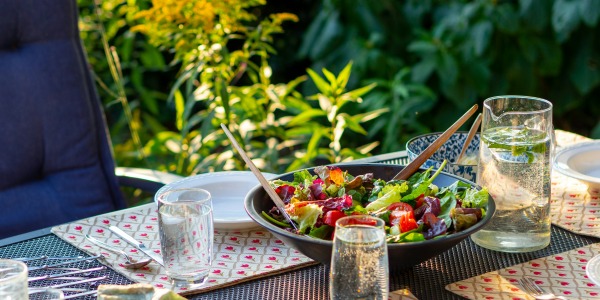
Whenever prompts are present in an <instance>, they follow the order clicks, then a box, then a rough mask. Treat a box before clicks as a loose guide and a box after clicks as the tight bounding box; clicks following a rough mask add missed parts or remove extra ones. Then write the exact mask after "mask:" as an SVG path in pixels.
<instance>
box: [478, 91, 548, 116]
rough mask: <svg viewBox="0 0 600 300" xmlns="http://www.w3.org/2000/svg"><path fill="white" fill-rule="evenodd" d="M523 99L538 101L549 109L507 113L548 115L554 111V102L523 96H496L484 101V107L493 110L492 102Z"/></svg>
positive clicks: (510, 112)
mask: <svg viewBox="0 0 600 300" xmlns="http://www.w3.org/2000/svg"><path fill="white" fill-rule="evenodd" d="M510 98H513V99H523V100H530V101H538V102H543V103H545V104H547V105H548V107H546V108H544V109H536V110H529V111H509V112H506V113H509V114H531V113H546V112H548V111H551V110H552V107H553V105H552V102H550V101H548V100H546V99H543V98H538V97H532V96H522V95H503V96H494V97H489V98H487V99H485V100H483V107H484V108H486V109H488V110H491V107H490V102H492V101H494V100H499V99H510Z"/></svg>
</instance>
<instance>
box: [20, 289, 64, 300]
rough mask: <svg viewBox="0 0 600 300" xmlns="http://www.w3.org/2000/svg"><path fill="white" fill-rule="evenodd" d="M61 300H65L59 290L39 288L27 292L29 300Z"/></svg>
mask: <svg viewBox="0 0 600 300" xmlns="http://www.w3.org/2000/svg"><path fill="white" fill-rule="evenodd" d="M37 299H39V300H51V299H52V300H62V299H65V294H64V293H63V291H61V290H59V289H53V288H41V289H37V290H36V289H32V290H30V291H29V300H37Z"/></svg>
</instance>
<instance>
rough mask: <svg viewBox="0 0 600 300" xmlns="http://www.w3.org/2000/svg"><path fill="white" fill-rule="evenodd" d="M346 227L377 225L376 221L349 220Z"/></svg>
mask: <svg viewBox="0 0 600 300" xmlns="http://www.w3.org/2000/svg"><path fill="white" fill-rule="evenodd" d="M347 225H368V226H375V225H377V221H375V220H373V219H366V218H365V219H350V220H348V223H347Z"/></svg>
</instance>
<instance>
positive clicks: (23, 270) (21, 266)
mask: <svg viewBox="0 0 600 300" xmlns="http://www.w3.org/2000/svg"><path fill="white" fill-rule="evenodd" d="M2 265H5V266H2ZM13 266H14V267H13ZM5 268H8V269H7V270H6V271H10V270H15V272H14V274H13V275H11V276H9V277H4V278H0V283H5V282H10V281H13V280H15V279H16V278H19V277H20V276H23V275H24V276H25V278H27V272H28V268H27V264H25V263H24V262H22V261H18V260H14V259H6V258H0V270H4V269H5Z"/></svg>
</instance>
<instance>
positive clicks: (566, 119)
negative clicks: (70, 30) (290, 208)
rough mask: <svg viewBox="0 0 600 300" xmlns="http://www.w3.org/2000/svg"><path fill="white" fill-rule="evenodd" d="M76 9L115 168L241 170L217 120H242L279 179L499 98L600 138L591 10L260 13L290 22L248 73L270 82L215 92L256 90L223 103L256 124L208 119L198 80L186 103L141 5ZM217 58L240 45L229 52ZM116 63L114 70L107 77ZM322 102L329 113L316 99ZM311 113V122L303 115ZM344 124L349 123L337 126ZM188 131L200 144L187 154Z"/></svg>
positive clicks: (354, 7) (355, 5)
mask: <svg viewBox="0 0 600 300" xmlns="http://www.w3.org/2000/svg"><path fill="white" fill-rule="evenodd" d="M79 5H80V15H81V23H80V28H81V30H82V38H83V41H84V44H85V47H86V49H87V51H88V57H89V60H90V64H91V66H92V67H93V69H94V71H95V73H96V76H97V77H98V90H99V92H100V94H101V98H102V99H103V102H104V103H105V105H106V113H107V119H108V122H109V127H110V133H111V136H112V139H113V145H114V148H115V154H116V158H117V164H118V165H120V166H139V167H149V168H153V169H160V170H164V171H169V172H174V173H179V174H181V175H190V174H194V173H199V172H206V171H214V170H226V169H245V166H244V164H243V163H241V162H240V161H239V160H237V159H236V154H235V153H233V152H231V149H230V147H229V145H228V144H227V141H226V138H224V137H223V135H222V134H221V133H219V132H218V129H217V128H218V124H217V121H223V120H229V121H228V122H230V123H228V124H230V126H232V129H240V128H241V126H240V124H241V123H242V122H243V120H245V119H244V118H246V119H250V120H252V122H253V123H254V124H255V125H256V126H254V127H253V129H252V130H250V131H246V132H245V133H242V134H240V135H239V136H238V139H239V140H240V141H241V142H242V143H243V144H244V145H246V146H247V149H252V153H251V154H252V156H253V157H255V158H260V162H261V168H262V169H263V170H264V171H269V172H275V173H281V172H284V171H287V170H290V169H295V168H300V167H303V166H308V165H314V164H317V163H323V162H335V161H342V160H349V159H355V158H359V157H364V156H366V155H372V154H378V153H386V152H390V151H397V150H402V149H404V147H405V146H404V145H405V143H406V141H407V140H408V139H409V138H410V137H412V136H415V135H418V134H421V133H425V132H431V131H442V130H444V129H445V128H447V127H448V126H449V125H450V124H451V123H452V122H454V120H456V119H457V118H458V117H459V116H460V115H462V114H463V113H464V111H466V110H467V109H468V108H469V107H470V106H472V105H473V104H474V103H479V104H481V103H482V102H483V100H484V99H485V98H488V97H491V96H496V95H505V94H521V95H530V96H536V97H542V98H545V99H548V100H550V101H551V102H552V103H553V104H554V122H555V128H558V129H564V130H569V131H573V132H576V133H579V134H583V135H586V136H591V137H594V138H600V118H599V117H598V116H600V105H598V103H599V100H598V99H600V88H599V84H600V70H599V68H600V51H599V50H600V30H596V28H597V25H598V19H599V18H600V5H598V4H597V2H595V0H579V1H569V0H544V1H536V0H520V1H490V0H476V1H458V0H448V1H433V0H407V1H394V0H378V1H370V0H310V1H309V0H294V1H269V2H267V3H266V5H264V6H257V7H254V8H252V9H250V10H249V11H250V12H252V13H253V14H254V15H256V16H257V17H258V18H259V19H262V18H265V17H266V16H267V15H268V14H270V13H273V12H291V13H294V14H296V15H297V16H298V17H299V20H298V22H296V23H284V24H283V25H282V28H283V30H284V31H285V32H284V33H279V34H278V33H274V34H273V36H272V37H273V39H272V41H271V42H270V45H271V46H272V50H275V51H276V53H275V52H273V53H267V54H266V55H264V57H266V58H267V59H266V60H265V61H262V62H261V61H258V62H257V65H260V66H262V67H261V68H258V70H269V71H270V72H272V75H271V76H270V77H268V78H262V79H261V78H259V79H260V80H259V79H256V80H255V81H253V79H252V78H253V77H251V76H249V77H245V80H242V82H241V83H237V85H236V84H231V85H227V88H226V89H222V90H221V91H225V94H226V95H227V96H228V97H229V96H234V97H240V98H239V99H242V98H243V97H241V96H240V94H243V93H245V92H244V91H246V92H247V91H248V89H251V88H253V90H252V91H254V92H253V94H252V95H255V96H252V97H250V98H252V99H253V100H252V99H251V100H252V101H250V100H249V101H250V102H247V101H244V100H243V99H242V100H239V101H237V100H236V101H233V100H232V101H233V102H232V103H233V104H234V106H233V107H234V108H235V107H236V106H235V105H241V104H244V103H259V104H260V105H262V106H261V107H262V108H263V109H264V112H265V115H264V116H258V117H257V116H256V115H252V116H254V117H255V118H258V119H252V118H253V117H252V116H249V115H246V114H247V113H248V110H247V107H241V108H239V109H238V110H235V109H234V110H231V111H229V110H227V111H228V115H227V116H226V117H222V118H221V117H215V118H214V119H206V114H202V113H206V112H207V111H209V110H208V109H209V108H210V109H212V110H217V111H219V107H220V108H221V109H223V108H224V107H223V105H222V104H223V103H225V102H222V100H223V99H225V98H223V97H224V95H225V94H219V95H217V96H216V97H214V99H220V100H219V101H221V102H218V101H211V102H210V103H208V104H202V105H198V104H197V102H198V99H193V95H194V91H196V89H197V86H195V85H194V84H195V81H193V80H191V81H188V83H187V89H188V90H187V91H186V89H185V88H186V84H183V83H182V81H181V78H182V73H181V67H182V66H181V61H178V60H176V59H175V58H176V57H175V53H174V52H173V51H170V50H169V49H167V48H161V47H160V46H156V45H152V44H150V43H149V42H148V39H147V37H145V36H144V35H142V34H140V33H137V32H133V31H132V30H131V28H132V26H135V25H139V24H140V22H141V21H140V20H139V19H137V18H135V17H134V16H135V13H136V12H137V11H139V10H141V9H146V8H149V7H150V6H151V4H150V2H149V1H135V0H129V1H122V0H106V1H102V2H101V3H99V4H98V6H95V5H94V3H93V2H91V1H90V0H79ZM103 32H104V34H102V33H103ZM225 46H226V47H230V48H236V47H239V45H236V43H235V42H232V43H229V44H227V45H225ZM107 47H108V48H109V49H111V50H112V51H106V50H105V48H107ZM111 59H113V60H116V61H117V65H118V66H119V68H117V69H115V68H114V67H113V68H112V69H111V63H110V62H111ZM250 61H256V60H250ZM250 61H249V62H250ZM350 62H352V69H351V75H350V74H346V75H349V78H347V79H346V80H344V78H342V77H343V76H344V75H343V74H344V72H343V71H342V70H343V69H344V67H346V66H349V63H350ZM265 67H268V69H265ZM308 69H310V70H311V71H309V70H308ZM323 69H326V70H323ZM327 70H330V71H331V72H328V71H327ZM257 72H258V73H257V74H258V75H257V76H258V77H260V74H263V73H261V71H257ZM311 72H312V73H311ZM327 73H329V74H327ZM347 73H348V72H347ZM307 74H308V75H310V76H307ZM336 74H337V75H336ZM317 77H320V78H321V80H322V81H323V82H321V86H320V87H319V79H317ZM115 78H119V80H116V81H115V80H114V79H115ZM308 79H311V80H308ZM178 80H179V82H178ZM265 80H266V82H265ZM336 80H337V82H338V83H341V84H343V86H340V88H341V90H340V91H339V93H338V92H335V93H334V92H332V91H334V90H335V88H337V85H336ZM340 80H341V81H340ZM256 83H260V84H261V85H259V86H257V85H256ZM372 84H375V87H374V88H372V89H370V88H366V87H367V86H371V85H372ZM175 86H180V87H181V89H180V90H179V93H180V96H179V97H180V99H179V102H178V101H173V99H172V98H176V97H174V96H176V95H177V93H174V92H173V91H174V90H173V87H175ZM362 87H365V89H362ZM371 87H372V86H371ZM282 89H284V90H285V91H286V92H281V93H279V94H277V97H274V98H269V99H267V98H261V97H266V96H264V95H262V96H260V97H259V96H256V95H259V94H261V93H259V91H281V90H282ZM352 91H360V92H354V94H352V93H350V92H352ZM344 93H350V94H344ZM324 95H325V96H324ZM327 95H328V96H327ZM342 95H352V97H350V98H349V99H350V100H351V101H350V103H349V104H348V105H346V106H345V107H344V110H343V111H339V112H338V111H337V108H336V109H335V110H333V113H334V114H335V115H333V114H332V112H331V111H332V110H331V107H332V105H333V106H335V105H336V104H335V103H337V102H336V101H340V99H342V98H340V97H342ZM190 97H191V98H190ZM250 98H248V99H250ZM324 98H327V99H329V100H328V101H329V103H325V102H323V101H313V100H319V99H324ZM264 99H266V100H264ZM361 99H362V101H360V100H361ZM259 100H260V101H259ZM261 101H262V102H261ZM240 103H241V104H240ZM344 103H345V102H344ZM178 105H179V106H180V107H179V109H178V107H177V106H178ZM226 105H229V104H226ZM342 105H343V104H342ZM186 107H188V108H189V109H188V110H186ZM327 109H329V111H327ZM319 110H322V111H327V113H325V114H324V115H320V114H318V113H317V112H318V111H319ZM254 111H255V112H260V111H262V110H261V109H254ZM306 111H311V112H312V113H310V114H307V113H305V114H304V115H302V113H303V112H306ZM182 116H187V117H186V118H187V119H185V120H188V121H194V120H195V121H194V122H192V123H190V124H191V125H190V127H188V128H185V129H184V127H181V126H180V125H178V122H182ZM194 116H198V117H194ZM309 116H310V117H309ZM351 116H359V118H351ZM339 118H342V119H344V120H345V121H344V122H341V123H342V125H340V123H339V122H336V120H341V119H339ZM202 120H207V121H206V122H202ZM467 127H468V125H466V126H465V128H467ZM336 128H337V129H338V130H337V131H336ZM345 129H348V130H345ZM344 130H345V131H344ZM191 133H196V137H200V138H201V140H202V142H198V143H196V144H194V143H193V141H194V136H189V134H191ZM315 133H322V134H315ZM317 135H318V136H319V138H318V139H317V138H315V136H317ZM196 140H198V138H197V139H196ZM336 143H337V144H336ZM334 146H335V147H334ZM336 147H337V148H336ZM328 149H337V150H336V151H333V152H335V153H332V151H329V150H328ZM342 149H344V151H342ZM184 152H185V153H186V154H185V155H184ZM183 161H185V163H184V162H183ZM183 164H186V165H183Z"/></svg>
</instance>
